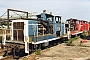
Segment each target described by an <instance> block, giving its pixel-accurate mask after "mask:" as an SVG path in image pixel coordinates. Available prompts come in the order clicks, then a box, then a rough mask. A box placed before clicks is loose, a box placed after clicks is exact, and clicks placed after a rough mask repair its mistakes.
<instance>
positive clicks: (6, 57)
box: [0, 43, 24, 60]
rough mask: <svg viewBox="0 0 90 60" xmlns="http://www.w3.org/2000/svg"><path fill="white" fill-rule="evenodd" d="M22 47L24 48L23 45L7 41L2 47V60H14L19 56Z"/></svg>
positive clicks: (0, 51) (0, 49) (0, 50)
mask: <svg viewBox="0 0 90 60" xmlns="http://www.w3.org/2000/svg"><path fill="white" fill-rule="evenodd" d="M21 49H24V46H23V45H19V44H11V43H7V44H6V45H4V46H3V47H2V48H0V56H2V58H1V59H0V60H10V59H11V60H14V59H18V58H19V54H20V51H21Z"/></svg>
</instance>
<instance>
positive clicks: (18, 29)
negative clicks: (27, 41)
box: [13, 22, 24, 41]
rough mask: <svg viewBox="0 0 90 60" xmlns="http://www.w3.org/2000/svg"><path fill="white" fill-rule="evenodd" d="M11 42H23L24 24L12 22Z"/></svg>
mask: <svg viewBox="0 0 90 60" xmlns="http://www.w3.org/2000/svg"><path fill="white" fill-rule="evenodd" d="M13 40H15V41H24V22H13Z"/></svg>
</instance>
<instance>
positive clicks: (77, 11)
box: [0, 0, 90, 21]
mask: <svg viewBox="0 0 90 60" xmlns="http://www.w3.org/2000/svg"><path fill="white" fill-rule="evenodd" d="M8 8H12V9H18V10H24V11H28V12H38V13H41V12H42V10H44V9H46V10H47V13H49V12H53V15H60V16H62V20H63V21H65V20H66V19H68V18H77V19H82V20H87V21H90V17H89V16H90V0H0V16H1V15H2V14H3V13H4V12H6V10H7V9H8Z"/></svg>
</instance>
